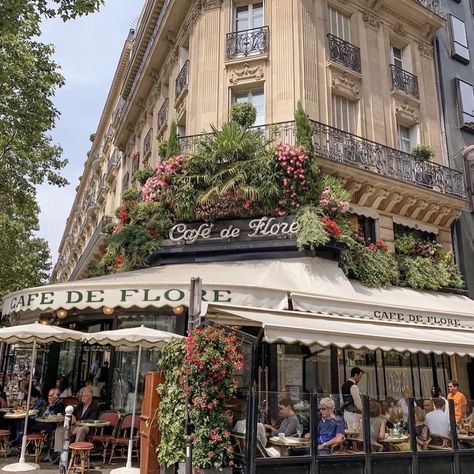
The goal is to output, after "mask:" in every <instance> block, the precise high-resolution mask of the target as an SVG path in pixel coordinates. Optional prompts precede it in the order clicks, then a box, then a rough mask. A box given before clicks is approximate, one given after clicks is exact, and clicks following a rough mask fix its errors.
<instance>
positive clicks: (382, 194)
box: [371, 188, 390, 209]
mask: <svg viewBox="0 0 474 474" xmlns="http://www.w3.org/2000/svg"><path fill="white" fill-rule="evenodd" d="M375 195H376V198H375V199H374V202H373V203H372V206H371V207H372V208H373V209H378V208H379V207H380V204H381V203H382V201H385V199H387V198H388V196H389V195H390V191H387V190H386V189H381V188H377V190H376V193H375Z"/></svg>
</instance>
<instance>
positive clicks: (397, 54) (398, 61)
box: [392, 46, 403, 69]
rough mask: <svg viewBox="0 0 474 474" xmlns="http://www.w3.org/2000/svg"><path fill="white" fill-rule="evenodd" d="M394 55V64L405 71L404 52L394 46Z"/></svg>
mask: <svg viewBox="0 0 474 474" xmlns="http://www.w3.org/2000/svg"><path fill="white" fill-rule="evenodd" d="M392 54H393V64H394V65H395V66H396V67H398V68H400V69H403V59H402V50H401V49H400V48H395V46H394V47H393V48H392Z"/></svg>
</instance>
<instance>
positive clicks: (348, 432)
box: [344, 429, 360, 438]
mask: <svg viewBox="0 0 474 474" xmlns="http://www.w3.org/2000/svg"><path fill="white" fill-rule="evenodd" d="M359 434H360V432H359V431H356V430H349V429H346V430H344V435H345V436H346V438H355V437H357V436H359Z"/></svg>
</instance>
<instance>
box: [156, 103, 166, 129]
mask: <svg viewBox="0 0 474 474" xmlns="http://www.w3.org/2000/svg"><path fill="white" fill-rule="evenodd" d="M168 106H169V100H168V99H165V101H164V102H163V105H162V106H161V107H160V110H159V112H158V121H157V124H156V129H157V131H158V136H160V135H161V133H162V132H163V130H164V128H165V126H166V124H167V123H168Z"/></svg>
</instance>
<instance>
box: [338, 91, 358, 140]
mask: <svg viewBox="0 0 474 474" xmlns="http://www.w3.org/2000/svg"><path fill="white" fill-rule="evenodd" d="M355 108H356V106H355V103H354V102H353V101H351V100H349V99H346V98H344V97H340V96H338V95H333V96H332V124H333V126H334V127H335V128H338V129H340V130H344V131H345V132H349V133H355V132H356V110H355Z"/></svg>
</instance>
